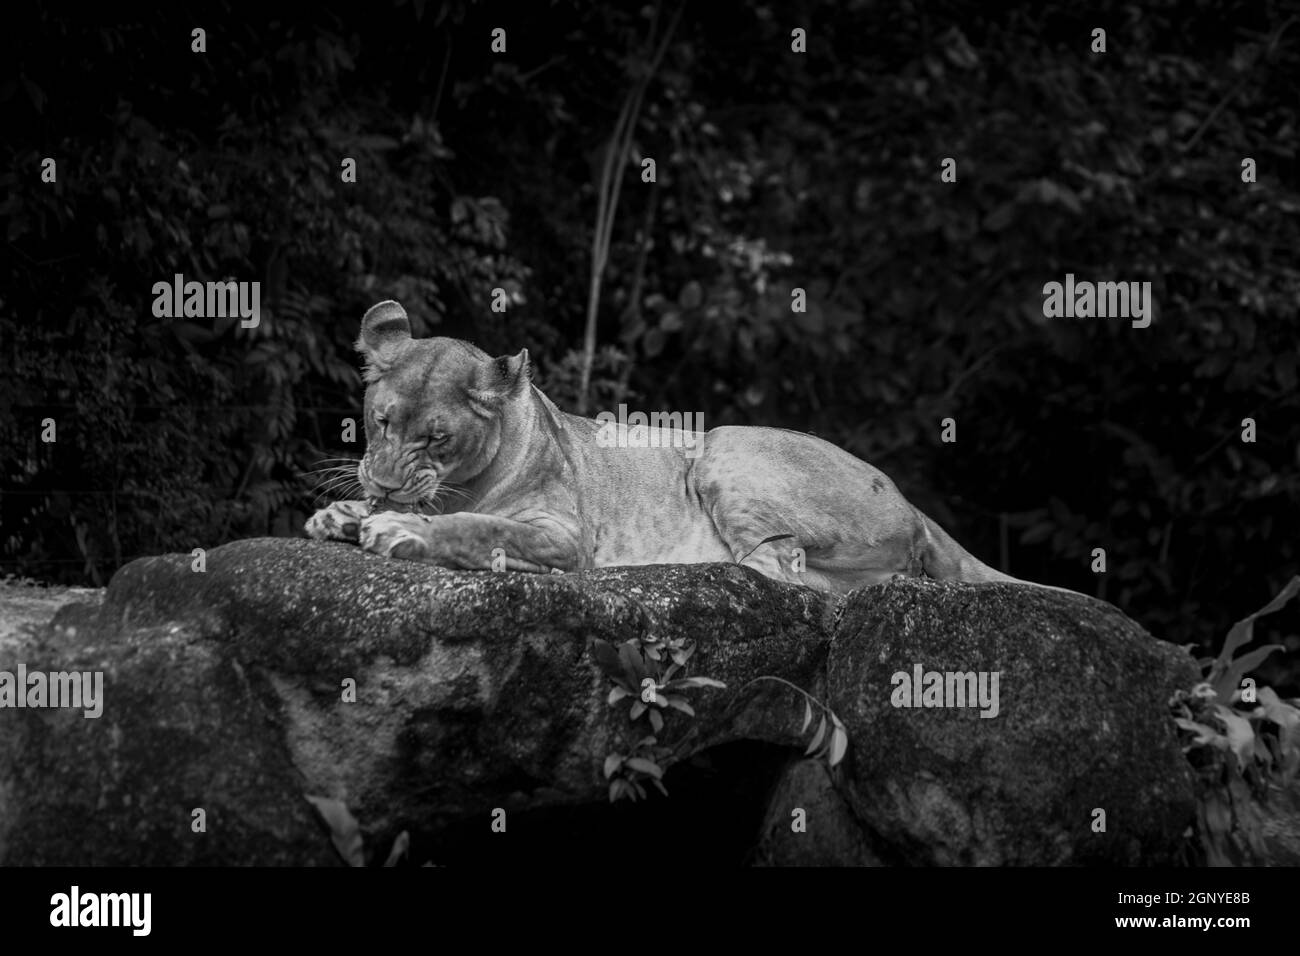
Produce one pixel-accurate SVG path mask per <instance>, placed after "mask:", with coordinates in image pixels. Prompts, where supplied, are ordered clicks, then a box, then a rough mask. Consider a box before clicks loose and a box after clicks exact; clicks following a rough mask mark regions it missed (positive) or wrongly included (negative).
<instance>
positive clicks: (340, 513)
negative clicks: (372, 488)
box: [303, 501, 370, 544]
mask: <svg viewBox="0 0 1300 956" xmlns="http://www.w3.org/2000/svg"><path fill="white" fill-rule="evenodd" d="M369 514H370V503H369V502H366V501H336V502H334V503H333V504H332V505H330V506H329V507H328V508H322V509H321V510H320V511H318V512H316V513H315V514H314V515H312V516H311V517H310V518H308V519H307V524H306V525H305V526H304V529H303V530H305V531H306V532H307V537H309V538H314V539H315V540H317V541H346V542H347V543H348V544H360V543H361V522H362V520H363V519H364V518H366V517H367V516H369Z"/></svg>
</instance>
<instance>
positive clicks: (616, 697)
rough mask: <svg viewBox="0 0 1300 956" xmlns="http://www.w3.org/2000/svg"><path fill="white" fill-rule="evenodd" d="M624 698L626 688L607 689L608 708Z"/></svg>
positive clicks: (626, 693)
mask: <svg viewBox="0 0 1300 956" xmlns="http://www.w3.org/2000/svg"><path fill="white" fill-rule="evenodd" d="M626 696H628V690H627V688H626V687H611V688H610V689H609V703H610V706H613V705H614V704H617V703H618V702H619V701H620V700H622V699H623V698H624V697H626Z"/></svg>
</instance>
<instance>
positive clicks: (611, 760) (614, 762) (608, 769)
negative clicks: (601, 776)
mask: <svg viewBox="0 0 1300 956" xmlns="http://www.w3.org/2000/svg"><path fill="white" fill-rule="evenodd" d="M622 765H623V755H622V754H610V755H609V756H608V757H606V758H605V779H606V780H608V779H609V778H610V777H612V776H614V771H615V770H617V769H618V768H619V767H621V766H622Z"/></svg>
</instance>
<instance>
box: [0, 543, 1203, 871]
mask: <svg viewBox="0 0 1300 956" xmlns="http://www.w3.org/2000/svg"><path fill="white" fill-rule="evenodd" d="M683 637H684V638H687V639H689V640H690V641H693V642H694V643H695V645H696V651H695V654H694V657H693V658H692V659H691V661H690V663H689V667H688V670H689V671H690V672H691V673H692V674H696V675H705V676H708V677H712V678H715V679H717V680H721V681H723V682H725V684H726V685H727V687H726V689H725V690H719V689H714V688H696V689H691V690H689V691H687V692H686V696H687V697H688V698H689V700H690V703H691V705H692V706H693V708H694V710H695V716H694V717H690V716H687V715H685V714H682V713H679V712H677V711H673V710H670V711H667V714H668V716H667V718H666V720H667V723H666V726H665V727H664V729H663V732H662V733H661V734H659V737H660V742H661V743H666V744H670V745H672V748H673V749H672V752H671V753H670V754H666V755H664V757H663V758H662V759H661V763H662V764H663V765H664V766H665V767H672V766H674V765H676V768H675V769H670V770H669V772H668V775H667V777H666V778H665V779H666V781H667V782H668V785H669V789H670V790H671V791H672V792H673V793H674V794H675V795H678V796H675V797H670V798H668V801H663V800H660V799H658V798H657V797H656V800H653V801H651V803H652V804H655V803H656V802H657V804H658V805H661V806H662V805H669V804H671V801H672V800H673V799H689V797H687V798H682V797H681V796H679V795H680V794H682V793H686V794H690V793H692V792H693V790H692V785H691V784H690V781H689V779H688V778H689V774H690V773H691V772H692V771H691V769H690V768H691V767H693V766H696V765H699V763H700V759H701V758H702V757H706V756H707V753H705V752H710V753H717V752H720V751H718V750H717V749H716V748H718V747H720V746H721V745H725V744H729V743H735V742H753V741H761V742H764V745H765V747H766V749H763V750H762V751H761V752H762V753H774V754H776V755H777V757H778V758H779V759H775V760H774V761H773V763H772V767H771V773H770V774H768V775H767V776H766V777H764V776H762V775H761V774H760V775H759V776H758V777H757V778H756V779H758V780H759V782H758V783H755V784H753V785H752V786H751V788H750V789H751V791H752V800H753V807H752V810H753V813H752V817H753V819H754V820H755V821H756V822H757V821H758V820H761V819H766V821H767V822H766V824H765V829H766V831H767V832H768V838H767V839H766V840H765V841H764V845H763V848H761V849H760V852H758V853H756V854H753V855H752V857H751V858H752V859H754V860H755V861H757V862H774V863H799V862H809V863H827V862H832V863H875V862H884V863H903V862H906V863H922V864H926V863H933V864H946V863H974V864H984V863H989V864H996V863H1014V864H1035V863H1050V864H1062V863H1084V862H1110V863H1134V862H1141V863H1145V864H1151V863H1161V862H1173V861H1176V860H1178V859H1179V858H1180V857H1179V853H1180V850H1181V848H1182V845H1183V833H1184V831H1185V830H1186V828H1187V826H1188V825H1189V823H1190V822H1191V821H1192V819H1193V807H1192V787H1191V780H1190V775H1189V773H1188V771H1187V768H1186V765H1185V761H1183V758H1182V756H1181V754H1180V752H1179V749H1178V746H1177V743H1176V741H1175V739H1174V736H1173V732H1172V729H1171V728H1170V726H1169V723H1168V719H1167V717H1166V715H1165V710H1164V708H1165V701H1166V700H1167V699H1168V697H1169V695H1170V693H1171V692H1172V690H1173V689H1174V688H1175V687H1176V686H1190V685H1191V684H1192V683H1193V682H1194V681H1195V670H1194V667H1193V665H1192V662H1191V660H1190V658H1188V657H1187V655H1186V654H1185V653H1183V652H1181V651H1179V650H1177V649H1175V648H1173V647H1171V646H1169V645H1165V644H1161V643H1159V642H1157V641H1155V640H1154V639H1152V638H1151V637H1150V636H1149V635H1147V634H1146V633H1144V632H1143V631H1142V630H1141V629H1140V628H1138V627H1137V626H1136V625H1135V624H1133V623H1132V622H1131V621H1129V620H1128V619H1127V618H1125V617H1123V615H1121V614H1120V613H1119V612H1118V611H1116V610H1115V609H1114V608H1112V607H1110V606H1109V605H1107V604H1104V603H1101V602H1098V601H1094V600H1091V599H1089V598H1085V597H1082V596H1073V595H1068V594H1060V593H1057V592H1050V591H1040V590H1037V589H1032V588H1026V587H1021V586H1014V585H985V586H964V585H940V584H935V583H932V582H924V581H896V582H894V583H891V584H889V585H885V586H881V587H874V588H867V589H862V590H860V591H857V592H855V593H853V594H852V595H849V596H848V597H847V598H843V599H836V598H833V597H828V596H826V595H824V594H822V593H820V592H817V591H814V590H812V589H809V588H802V587H793V586H789V585H783V584H779V583H776V582H773V581H771V580H768V579H767V578H764V577H762V576H760V575H758V574H757V573H755V572H752V571H750V570H748V569H745V568H741V567H739V566H737V565H726V564H717V565H695V566H657V567H645V568H621V569H607V570H602V571H593V572H586V573H582V574H572V575H555V576H537V575H528V574H520V573H500V574H494V573H460V572H450V571H444V570H440V569H435V568H429V567H425V566H422V565H417V564H412V563H408V562H402V561H392V560H386V559H382V558H378V557H375V556H373V555H369V554H366V553H363V552H361V551H359V550H358V549H356V548H353V547H349V546H345V545H335V544H321V543H315V542H308V541H297V540H286V539H259V540H250V541H241V542H236V543H234V544H230V545H226V546H224V547H220V548H216V549H213V550H212V551H210V552H209V553H208V554H207V564H206V570H205V571H202V572H198V571H195V570H193V568H192V562H191V558H190V557H189V556H187V555H186V556H182V555H166V556H162V557H156V558H146V559H142V560H139V561H136V562H133V563H132V564H130V565H128V566H127V567H125V568H123V569H122V570H121V571H120V572H119V573H118V574H117V575H116V576H115V577H114V579H113V581H112V583H111V585H110V587H109V589H108V593H107V597H106V599H105V600H104V602H103V604H102V607H96V606H94V605H92V604H87V605H79V606H78V605H74V606H71V607H68V608H65V609H64V610H62V611H61V612H60V613H59V615H58V616H57V617H56V618H55V620H54V621H53V622H52V623H51V624H50V625H49V626H47V627H45V628H43V629H40V630H39V631H37V632H36V633H34V634H33V635H32V636H30V637H28V638H27V639H26V640H25V641H23V642H22V643H21V644H18V645H14V644H13V643H12V642H11V643H10V644H8V645H0V671H14V670H16V667H17V664H18V662H19V661H22V662H23V663H25V664H26V667H27V669H28V670H29V671H33V670H61V671H66V670H73V669H75V670H87V671H95V670H102V671H103V672H104V674H105V678H104V682H105V698H106V701H105V705H104V712H103V715H102V716H101V717H100V718H98V719H86V718H84V717H83V716H81V714H80V713H79V712H76V713H74V712H71V711H67V710H40V709H16V710H9V709H5V710H0V863H4V864H33V863H40V864H85V863H94V864H110V863H167V864H194V863H243V864H285V863H294V864H318V863H321V864H327V863H332V862H334V861H335V859H336V858H335V855H334V851H333V850H332V849H331V847H330V843H329V841H328V839H327V838H326V837H325V836H324V835H323V832H322V828H321V824H320V823H319V821H318V819H317V817H316V816H315V811H314V810H313V809H312V807H311V805H310V804H309V803H308V802H307V801H306V800H305V799H304V797H306V796H308V795H313V796H323V797H328V798H333V799H335V800H339V801H341V802H342V803H344V804H346V806H347V807H348V809H349V810H350V811H351V813H352V814H353V815H354V816H355V818H356V819H357V820H359V821H360V826H361V832H362V835H363V836H364V838H365V846H366V851H367V857H368V859H370V860H371V861H374V860H380V861H382V859H383V858H384V856H385V855H386V854H387V849H388V847H389V846H390V845H391V843H392V841H393V839H394V837H395V836H396V835H397V834H398V833H399V832H400V831H403V830H407V831H409V832H410V833H411V834H412V846H413V850H414V848H415V846H416V845H417V844H418V845H419V849H418V851H415V856H416V857H417V862H421V861H423V860H424V859H433V860H434V861H435V862H439V861H440V855H443V854H450V853H451V851H450V849H449V847H451V845H452V843H453V842H454V840H455V839H456V833H457V832H461V831H458V830H457V828H458V827H459V828H461V830H462V831H463V828H464V827H465V826H466V825H467V821H469V824H468V825H469V826H471V827H472V828H473V829H474V832H475V833H484V834H486V833H489V832H490V827H489V823H490V820H491V819H492V814H493V811H494V810H495V809H497V808H501V809H504V810H506V811H507V816H508V817H509V819H510V820H512V821H516V820H519V819H521V817H522V818H527V817H528V814H533V817H532V819H533V820H535V821H536V820H544V819H549V820H554V819H556V818H554V817H550V818H547V817H539V816H537V814H538V812H539V811H542V812H552V813H554V812H564V813H570V812H580V811H582V808H584V807H591V808H596V807H598V806H599V804H601V803H603V802H604V801H606V800H607V786H608V784H607V781H606V779H605V775H604V772H603V769H602V768H603V763H604V758H605V756H606V754H608V753H610V752H611V751H618V752H621V753H628V752H629V751H630V749H631V747H632V745H633V744H634V743H635V742H636V741H637V740H638V739H639V738H641V737H643V736H644V735H645V734H647V733H649V731H648V729H647V728H645V727H644V722H645V718H642V719H641V720H640V721H638V723H637V724H636V725H633V724H632V723H631V721H630V720H629V715H628V705H629V701H622V702H620V703H619V704H617V705H616V706H611V705H610V704H609V703H608V702H607V697H608V694H609V691H610V688H611V686H612V685H611V683H610V681H609V679H608V677H607V676H606V674H605V673H604V672H603V671H602V670H601V668H600V667H598V666H597V664H596V663H595V661H594V659H593V655H592V654H591V653H589V651H588V646H589V643H590V641H591V640H592V639H600V640H604V641H608V642H610V643H612V644H617V643H619V642H622V641H627V640H629V639H631V638H639V639H643V640H650V639H659V638H683ZM916 664H921V665H922V666H923V669H924V670H938V671H963V672H964V671H989V672H991V671H999V672H1000V673H1001V677H1000V684H999V689H1000V701H999V710H998V713H997V716H996V717H988V718H981V717H979V716H978V713H977V711H976V710H973V709H970V708H965V709H951V708H926V707H922V708H899V707H895V706H893V705H892V704H891V696H892V695H893V693H894V688H893V686H892V683H891V679H892V676H893V675H894V674H895V673H898V672H906V673H908V674H910V673H912V671H913V667H914V665H916ZM759 677H768V678H780V679H781V680H780V681H778V680H760V681H758V682H757V683H753V684H751V683H750V682H751V681H753V680H754V679H755V678H759ZM353 681H354V682H355V695H354V697H353V696H352V694H351V693H350V692H349V690H348V688H349V687H350V686H351V684H350V682H353ZM782 681H785V682H789V683H790V684H794V685H798V686H799V687H801V688H803V689H804V690H806V691H807V692H808V693H810V694H811V695H813V697H814V698H816V699H818V700H820V701H823V702H825V703H827V704H829V706H830V707H831V708H832V709H833V710H834V711H835V713H836V714H838V715H839V717H840V718H841V719H842V720H843V723H844V725H845V727H846V729H847V732H848V737H849V741H850V749H849V751H848V755H847V758H846V759H845V760H844V762H843V763H842V764H840V765H839V766H838V767H836V768H835V769H834V770H831V771H827V770H826V768H825V765H824V764H821V765H815V764H814V765H809V764H808V763H807V762H802V763H795V764H793V765H791V767H792V769H784V770H783V768H784V767H786V764H787V762H788V755H793V754H795V753H796V752H797V751H796V750H795V749H794V748H799V750H800V751H801V750H802V748H803V746H804V745H805V744H806V743H807V740H808V737H809V736H810V733H811V731H808V732H805V731H804V729H803V721H804V716H805V711H804V700H803V697H802V696H801V695H800V694H799V693H798V692H797V691H795V690H793V689H791V688H790V687H789V686H788V684H786V683H782ZM814 726H815V725H814ZM773 745H775V746H773ZM755 746H757V745H755ZM723 750H724V751H725V750H726V748H725V747H724V748H723ZM782 755H786V756H782ZM706 762H707V761H706ZM778 776H780V778H781V782H780V784H779V785H775V786H774V788H773V786H772V785H773V784H775V781H776V780H777V778H778ZM675 781H682V782H683V785H682V787H680V788H679V787H678V786H677V783H676V782H675ZM762 781H767V783H763V782H762ZM769 790H770V792H768V791H769ZM742 798H743V795H742ZM548 808H549V809H548ZM1098 808H1100V809H1101V810H1104V811H1105V830H1104V832H1095V829H1094V820H1095V819H1096V817H1095V813H1094V811H1095V810H1096V809H1098ZM199 809H201V810H203V811H204V814H205V817H206V832H194V831H195V826H194V825H193V821H194V820H195V819H196V816H195V811H196V810H199ZM794 810H803V811H804V813H803V814H802V816H803V817H804V818H805V819H806V827H805V828H804V829H803V830H800V831H799V832H795V831H794V830H790V827H789V825H788V824H786V826H785V829H787V830H790V832H789V833H788V834H787V833H785V832H784V831H783V830H782V821H789V820H791V818H792V812H793V811H794ZM593 812H594V811H593ZM600 812H606V811H600ZM764 814H766V817H765V818H764ZM735 816H736V818H737V819H749V817H747V816H745V814H743V813H740V812H739V811H738V812H737V814H736V815H735ZM795 816H798V814H795ZM607 819H608V818H607V817H603V816H599V814H596V815H592V816H589V817H588V818H587V821H588V823H587V825H588V826H589V827H595V828H596V830H597V831H598V832H597V833H596V835H595V836H594V837H593V838H594V839H597V840H599V839H600V832H599V831H600V828H601V827H604V826H606V824H607ZM564 825H565V826H566V827H571V826H573V825H574V824H573V818H566V822H565V824H564ZM609 825H611V826H612V825H613V824H609ZM512 827H514V824H513V823H512ZM756 829H758V827H757V826H756ZM778 831H781V832H778ZM508 832H509V833H516V834H517V833H519V832H520V831H519V830H518V828H517V827H514V828H512V829H510V830H508ZM755 836H757V834H755ZM503 845H508V844H503V843H502V841H501V840H498V841H496V843H495V844H494V847H495V848H498V849H499V848H500V847H501V846H503Z"/></svg>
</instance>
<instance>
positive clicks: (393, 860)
mask: <svg viewBox="0 0 1300 956" xmlns="http://www.w3.org/2000/svg"><path fill="white" fill-rule="evenodd" d="M410 849H411V834H410V833H409V832H408V831H406V830H403V831H402V832H401V833H399V834H397V839H396V840H394V841H393V848H392V850H390V851H389V853H388V859H387V860H385V861H384V866H397V861H398V860H400V859H401V858H402V857H404V856H406V854H407V851H409V850H410Z"/></svg>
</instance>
